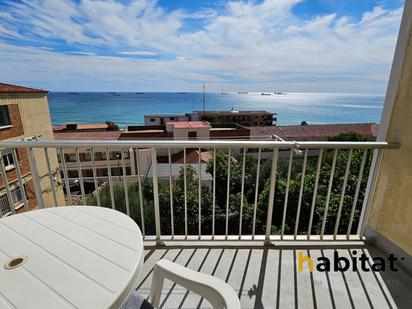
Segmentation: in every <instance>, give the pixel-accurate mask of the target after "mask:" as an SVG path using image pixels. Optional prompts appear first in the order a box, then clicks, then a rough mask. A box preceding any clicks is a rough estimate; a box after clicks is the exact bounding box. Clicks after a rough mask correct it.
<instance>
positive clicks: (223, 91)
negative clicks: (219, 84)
mask: <svg viewBox="0 0 412 309" xmlns="http://www.w3.org/2000/svg"><path fill="white" fill-rule="evenodd" d="M220 94H229V92H224V91H222V92H221V93H220Z"/></svg>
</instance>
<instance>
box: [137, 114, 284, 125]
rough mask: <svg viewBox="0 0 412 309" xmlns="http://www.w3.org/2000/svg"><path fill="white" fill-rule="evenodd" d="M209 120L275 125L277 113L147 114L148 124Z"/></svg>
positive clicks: (223, 122)
mask: <svg viewBox="0 0 412 309" xmlns="http://www.w3.org/2000/svg"><path fill="white" fill-rule="evenodd" d="M186 121H207V122H209V123H210V124H239V125H242V126H246V127H253V126H259V127H260V126H275V125H276V124H277V114H276V113H270V112H266V111H236V110H230V111H193V112H192V113H186V114H160V115H145V116H144V123H145V125H146V126H159V125H165V124H166V123H167V122H186Z"/></svg>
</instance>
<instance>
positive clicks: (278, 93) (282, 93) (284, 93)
mask: <svg viewBox="0 0 412 309" xmlns="http://www.w3.org/2000/svg"><path fill="white" fill-rule="evenodd" d="M273 94H277V95H287V93H286V92H274V93H273Z"/></svg>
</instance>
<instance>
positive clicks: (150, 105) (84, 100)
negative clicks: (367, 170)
mask: <svg viewBox="0 0 412 309" xmlns="http://www.w3.org/2000/svg"><path fill="white" fill-rule="evenodd" d="M202 95H203V94H202V93H192V92H188V93H166V92H145V93H135V92H119V93H116V94H113V93H105V92H81V93H76V94H74V93H66V92H51V93H50V94H49V108H50V113H51V118H52V123H53V125H59V124H65V123H67V122H68V121H76V122H77V123H98V122H104V121H107V120H110V121H113V122H115V123H116V124H118V125H119V126H121V127H123V126H126V125H131V124H143V122H144V115H146V114H165V113H189V112H191V111H194V110H202V109H203V105H202ZM205 101H206V110H230V109H232V108H233V109H235V110H266V111H270V112H275V113H278V124H279V125H294V124H300V123H301V121H303V120H305V121H307V122H308V123H309V124H326V123H360V122H377V123H378V122H379V121H380V115H381V112H382V108H383V101H384V97H383V96H378V95H364V94H336V93H287V94H286V95H277V94H271V95H261V94H260V93H247V94H239V93H227V94H221V93H206V100H205Z"/></svg>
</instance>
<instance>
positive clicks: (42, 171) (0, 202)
mask: <svg viewBox="0 0 412 309" xmlns="http://www.w3.org/2000/svg"><path fill="white" fill-rule="evenodd" d="M47 93H48V92H47V91H46V90H41V89H34V88H28V87H21V86H16V85H10V84H4V83H0V140H3V141H4V140H20V139H25V138H32V137H33V136H37V137H39V138H41V139H53V132H52V129H51V121H50V114H49V108H48V103H47ZM0 151H1V155H2V156H1V161H2V164H1V165H0V172H1V173H2V177H1V179H0V216H3V215H7V214H9V213H12V212H14V211H16V212H19V211H22V210H23V208H24V207H26V208H29V209H33V208H36V207H37V206H38V205H37V202H36V194H41V195H42V196H43V200H44V206H46V207H49V206H53V205H54V204H55V201H54V198H53V194H52V192H51V190H52V186H51V183H50V177H49V176H48V175H49V174H48V166H47V161H46V158H45V153H44V151H43V149H33V156H34V160H30V158H29V155H28V152H27V151H26V150H24V149H17V150H16V151H12V150H11V149H1V150H0ZM48 156H49V158H48V159H49V160H48V161H49V164H50V169H51V171H52V173H53V177H52V179H53V182H54V186H55V189H56V190H55V196H56V199H57V201H56V202H57V203H60V204H63V203H64V195H63V191H62V187H61V180H60V177H59V176H58V175H59V174H58V163H57V160H56V151H55V150H48ZM17 161H18V162H20V164H19V165H16V164H15V162H17ZM30 161H31V162H30ZM34 162H35V163H34ZM33 164H35V165H36V166H35V168H36V174H35V175H33V173H32V172H31V170H33V169H34V166H33ZM3 169H4V173H5V174H6V176H7V177H5V175H4V174H3ZM33 177H38V178H39V184H40V186H39V192H37V193H36V188H35V186H34V182H33ZM6 187H9V188H10V191H11V194H10V195H9V194H6V192H7V190H6ZM40 191H41V192H40ZM25 197H26V198H27V205H25V204H24V202H23V201H24V199H25Z"/></svg>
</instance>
